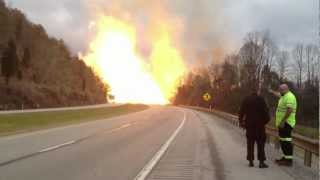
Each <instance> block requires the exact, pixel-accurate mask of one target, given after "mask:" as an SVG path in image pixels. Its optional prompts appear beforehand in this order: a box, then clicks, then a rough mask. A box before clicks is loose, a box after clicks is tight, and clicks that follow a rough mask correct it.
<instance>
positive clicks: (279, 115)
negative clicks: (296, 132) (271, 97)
mask: <svg viewBox="0 0 320 180" xmlns="http://www.w3.org/2000/svg"><path fill="white" fill-rule="evenodd" d="M287 108H291V109H292V112H291V114H290V115H289V117H288V119H287V123H288V124H289V125H290V126H291V127H292V128H293V127H294V126H295V125H296V111H297V100H296V97H295V96H294V94H293V93H292V92H291V91H288V92H287V93H286V94H284V95H283V96H281V98H280V99H279V102H278V107H277V111H276V127H279V125H280V124H281V121H282V119H283V117H284V116H285V114H286V111H287Z"/></svg>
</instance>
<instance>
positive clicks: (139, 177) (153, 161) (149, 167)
mask: <svg viewBox="0 0 320 180" xmlns="http://www.w3.org/2000/svg"><path fill="white" fill-rule="evenodd" d="M185 121H186V113H185V111H184V115H183V120H182V122H181V124H180V125H179V127H178V128H177V129H176V130H175V131H174V133H173V134H172V135H171V137H170V138H169V139H168V140H167V142H166V143H165V144H164V145H162V146H161V148H160V150H159V151H158V152H157V153H156V154H155V155H154V156H153V158H152V159H151V160H150V161H149V162H148V163H147V164H146V166H144V168H143V169H142V170H141V171H140V172H139V174H138V175H137V176H136V177H135V178H134V180H144V179H145V178H146V177H147V176H148V175H149V174H150V172H151V170H152V169H153V168H154V167H155V165H156V164H157V163H158V162H159V160H160V158H161V157H162V156H163V155H164V153H165V152H166V151H167V149H168V148H169V146H170V144H171V143H172V141H173V140H174V139H175V137H176V136H177V134H178V133H179V132H180V130H181V129H182V127H183V125H184V123H185Z"/></svg>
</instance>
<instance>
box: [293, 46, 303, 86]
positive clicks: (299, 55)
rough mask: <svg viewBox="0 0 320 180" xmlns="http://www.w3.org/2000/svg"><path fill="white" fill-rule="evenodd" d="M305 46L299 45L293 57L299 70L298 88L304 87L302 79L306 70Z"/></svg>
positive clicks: (297, 75) (294, 50)
mask: <svg viewBox="0 0 320 180" xmlns="http://www.w3.org/2000/svg"><path fill="white" fill-rule="evenodd" d="M303 52H304V46H303V44H300V43H299V44H297V45H296V46H295V47H294V49H293V51H292V56H293V59H294V65H295V68H296V70H297V74H296V77H297V86H298V88H301V87H302V77H303V70H304V53H303Z"/></svg>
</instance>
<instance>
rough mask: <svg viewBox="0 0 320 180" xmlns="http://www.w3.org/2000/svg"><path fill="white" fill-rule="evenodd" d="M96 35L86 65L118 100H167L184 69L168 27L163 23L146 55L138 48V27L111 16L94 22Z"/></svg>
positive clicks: (132, 101)
mask: <svg viewBox="0 0 320 180" xmlns="http://www.w3.org/2000/svg"><path fill="white" fill-rule="evenodd" d="M94 26H95V29H96V35H95V38H94V40H93V41H92V42H91V43H90V51H89V53H87V54H86V55H85V56H84V57H82V58H83V59H84V62H85V63H86V65H88V66H90V67H92V68H93V70H94V71H95V73H96V74H97V75H98V76H99V77H100V78H101V79H102V80H103V81H104V82H105V83H107V84H108V85H109V86H110V87H111V94H113V95H114V96H115V101H116V102H118V103H146V104H166V103H168V102H169V98H170V97H171V96H172V95H173V93H174V91H175V88H176V87H177V80H178V79H179V78H180V77H181V76H182V75H183V74H184V73H185V69H186V68H185V65H184V63H183V59H182V57H181V55H180V53H179V51H178V50H177V49H176V48H175V47H174V46H173V45H172V42H171V39H170V38H171V37H170V34H169V31H168V30H167V29H166V28H165V27H166V26H161V27H159V28H160V33H159V34H157V35H156V36H155V37H153V39H152V41H150V44H151V48H152V50H151V55H150V57H149V59H144V58H143V56H141V55H139V52H138V51H137V41H139V37H137V32H136V28H135V26H134V25H131V24H130V23H128V22H126V21H123V20H120V19H117V18H115V17H112V16H103V17H101V18H100V19H99V20H98V21H97V22H96V23H95V25H94Z"/></svg>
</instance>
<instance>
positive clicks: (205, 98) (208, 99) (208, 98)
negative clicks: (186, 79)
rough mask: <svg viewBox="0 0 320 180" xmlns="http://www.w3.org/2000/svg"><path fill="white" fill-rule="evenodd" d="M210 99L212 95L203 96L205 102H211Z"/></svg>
mask: <svg viewBox="0 0 320 180" xmlns="http://www.w3.org/2000/svg"><path fill="white" fill-rule="evenodd" d="M210 99H211V95H210V94H209V93H205V94H204V95H203V100H205V101H210Z"/></svg>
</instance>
